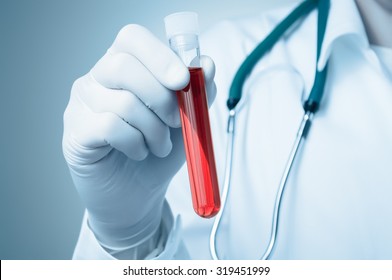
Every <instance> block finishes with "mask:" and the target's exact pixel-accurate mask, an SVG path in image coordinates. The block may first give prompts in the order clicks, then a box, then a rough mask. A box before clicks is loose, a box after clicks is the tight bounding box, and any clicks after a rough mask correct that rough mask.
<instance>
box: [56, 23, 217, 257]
mask: <svg viewBox="0 0 392 280" xmlns="http://www.w3.org/2000/svg"><path fill="white" fill-rule="evenodd" d="M201 63H202V65H203V69H204V74H205V79H206V85H207V92H208V95H209V103H210V104H211V102H212V100H213V99H214V97H215V93H216V87H215V84H214V82H213V77H214V73H215V66H214V63H213V61H212V60H211V59H210V58H208V57H202V59H201ZM188 82H189V72H188V69H187V68H186V67H185V65H184V64H183V63H182V62H181V60H180V59H179V58H178V57H177V56H176V55H175V54H174V53H173V52H172V51H171V50H170V49H169V47H167V46H166V45H165V44H163V43H162V42H160V41H159V40H158V39H157V38H155V37H154V35H153V34H151V33H150V32H149V31H148V30H147V29H145V28H143V27H141V26H138V25H128V26H126V27H124V28H123V29H122V30H121V31H120V32H119V34H118V35H117V37H116V39H115V41H114V43H113V45H112V46H111V47H110V48H109V50H108V51H107V53H106V54H105V55H104V56H103V57H102V58H101V59H100V60H99V61H98V62H97V64H96V65H95V66H94V67H93V69H92V70H91V71H90V72H89V73H88V74H86V75H85V76H83V77H81V78H79V79H78V80H76V81H75V83H74V85H73V87H72V90H71V97H70V100H69V104H68V106H67V108H66V110H65V113H64V135H63V152H64V156H65V159H66V161H67V163H68V166H69V168H70V171H71V175H72V178H73V181H74V184H75V186H76V188H77V190H78V192H79V194H80V196H81V197H82V199H83V201H84V202H85V204H86V207H87V211H88V214H89V226H90V228H91V229H92V231H93V232H94V234H95V236H96V238H97V239H98V241H99V242H100V243H101V245H102V246H104V247H105V248H109V249H110V250H117V249H118V250H121V249H122V248H128V247H132V246H137V245H138V244H141V243H142V242H143V241H145V240H146V239H148V238H150V237H151V236H152V235H153V234H154V233H155V232H156V230H157V228H158V227H159V225H160V221H161V215H162V205H163V201H164V196H165V192H166V189H167V186H168V184H169V182H170V180H171V179H172V177H173V176H174V175H175V174H176V172H177V171H178V170H179V168H180V167H181V166H182V164H183V163H184V161H185V155H184V148H183V141H182V134H181V128H179V127H180V125H181V123H180V118H179V112H178V107H177V99H176V95H175V93H174V91H175V90H180V89H182V88H184V87H185V86H186V85H187V84H188Z"/></svg>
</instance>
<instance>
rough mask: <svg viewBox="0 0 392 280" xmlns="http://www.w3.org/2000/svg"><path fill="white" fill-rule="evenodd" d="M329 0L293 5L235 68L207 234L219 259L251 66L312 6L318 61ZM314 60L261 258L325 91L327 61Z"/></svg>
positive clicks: (272, 241)
mask: <svg viewBox="0 0 392 280" xmlns="http://www.w3.org/2000/svg"><path fill="white" fill-rule="evenodd" d="M329 6H330V0H307V1H304V2H302V3H301V4H300V5H299V6H298V7H297V8H295V9H294V10H293V11H292V12H291V13H290V14H289V15H288V16H287V17H286V18H285V19H284V20H283V21H282V22H281V23H279V24H278V25H277V26H276V27H275V29H274V30H273V31H272V32H271V33H270V34H269V35H268V36H267V37H266V38H265V39H264V40H263V41H262V42H261V43H260V44H259V45H258V46H257V47H256V48H255V49H254V50H253V52H252V53H251V54H250V55H249V56H248V57H247V58H246V59H245V61H244V62H243V63H242V65H241V66H240V68H239V69H238V71H237V73H236V75H235V77H234V79H233V82H232V84H231V87H230V92H229V98H228V100H227V107H228V109H229V120H228V127H227V133H228V134H229V139H228V143H227V153H226V166H225V176H224V185H223V192H222V205H221V211H220V212H219V213H218V215H217V216H216V218H215V221H214V224H213V227H212V230H211V235H210V253H211V256H212V258H213V259H215V260H217V259H219V256H218V254H217V250H216V235H217V232H218V230H219V225H220V221H221V218H222V215H223V212H224V209H225V206H226V200H227V195H228V192H229V188H230V185H231V174H232V163H233V154H234V134H235V133H234V132H235V115H236V110H235V108H236V105H237V104H238V102H239V101H240V100H241V96H242V88H243V85H244V83H245V80H246V78H247V77H248V75H249V74H250V73H251V71H252V69H253V67H254V66H255V65H256V64H257V62H258V61H259V60H260V59H261V58H262V57H263V56H264V54H266V53H267V52H268V51H270V50H271V48H272V47H273V46H274V45H275V43H276V42H277V41H278V40H279V39H280V37H281V36H282V35H283V34H284V33H285V32H286V31H287V29H289V28H290V27H291V26H292V25H293V24H294V23H295V22H296V21H297V20H299V19H300V18H302V17H303V16H305V15H307V14H309V13H310V12H311V11H312V10H313V9H315V8H317V9H318V19H317V60H316V61H317V63H318V61H319V57H320V52H321V46H322V44H323V40H324V34H325V29H326V25H327V19H328V13H329ZM317 63H316V74H315V79H314V83H313V87H312V89H311V91H310V93H309V97H308V99H307V100H306V101H305V102H304V104H303V108H304V115H303V118H302V121H301V124H300V127H299V129H298V132H297V136H296V139H295V141H294V144H293V148H292V150H291V152H290V155H289V159H288V161H287V164H286V167H285V170H284V172H283V175H282V177H281V180H280V184H279V189H278V192H277V195H276V199H275V204H274V212H273V219H272V226H271V234H270V240H269V242H268V246H267V249H266V250H265V252H264V254H263V255H262V257H261V259H262V260H266V259H269V258H270V256H271V254H272V252H273V249H274V246H275V241H276V238H277V233H278V225H279V216H280V206H281V199H282V196H283V193H284V190H285V187H286V182H287V179H288V177H289V174H290V170H291V167H292V166H293V163H294V160H295V158H296V155H297V152H298V150H299V148H300V146H301V144H302V143H303V140H304V139H305V137H306V135H307V133H308V131H309V129H310V125H311V120H312V118H313V115H314V114H315V113H316V112H317V110H318V108H319V106H320V102H321V99H322V96H323V93H324V87H325V81H326V76H327V70H328V63H327V64H326V65H325V67H324V69H322V70H321V71H320V70H318V68H317Z"/></svg>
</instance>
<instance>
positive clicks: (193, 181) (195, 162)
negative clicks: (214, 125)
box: [177, 67, 220, 218]
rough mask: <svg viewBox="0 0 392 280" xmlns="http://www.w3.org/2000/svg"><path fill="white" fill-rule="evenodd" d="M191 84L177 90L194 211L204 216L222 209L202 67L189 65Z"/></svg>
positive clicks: (213, 214) (211, 214)
mask: <svg viewBox="0 0 392 280" xmlns="http://www.w3.org/2000/svg"><path fill="white" fill-rule="evenodd" d="M189 72H190V83H189V85H188V86H187V87H186V88H185V89H183V90H181V91H177V100H178V105H179V109H180V116H181V123H182V133H183V137H184V144H185V153H186V161H187V166H188V173H189V180H190V185H191V193H192V203H193V208H194V210H195V212H196V213H197V214H198V215H199V216H201V217H203V218H211V217H213V216H215V215H216V214H217V213H218V211H219V208H220V196H219V186H218V178H217V174H216V166H215V158H214V150H213V146H212V137H211V128H210V119H209V115H208V105H207V97H206V90H205V82H204V75H203V69H202V68H201V67H189Z"/></svg>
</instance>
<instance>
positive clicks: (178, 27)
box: [164, 12, 199, 39]
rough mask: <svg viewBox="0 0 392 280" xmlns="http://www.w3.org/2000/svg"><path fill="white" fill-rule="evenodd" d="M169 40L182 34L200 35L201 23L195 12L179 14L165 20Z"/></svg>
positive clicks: (169, 16)
mask: <svg viewBox="0 0 392 280" xmlns="http://www.w3.org/2000/svg"><path fill="white" fill-rule="evenodd" d="M164 21H165V28H166V37H167V38H168V39H170V38H172V37H173V36H176V35H180V34H195V35H199V22H198V19H197V14H196V13H194V12H179V13H174V14H171V15H168V16H166V17H165V18H164Z"/></svg>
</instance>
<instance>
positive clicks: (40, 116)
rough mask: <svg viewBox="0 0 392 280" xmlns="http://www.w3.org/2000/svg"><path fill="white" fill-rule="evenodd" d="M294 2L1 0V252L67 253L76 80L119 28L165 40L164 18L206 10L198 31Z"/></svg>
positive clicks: (76, 212) (79, 209) (71, 239)
mask: <svg viewBox="0 0 392 280" xmlns="http://www.w3.org/2000/svg"><path fill="white" fill-rule="evenodd" d="M289 2H293V0H279V1H267V0H262V1H260V0H243V1H235V0H226V1H223V0H222V1H211V0H199V1H185V0H182V1H181V0H170V1H160V2H158V1H152V0H145V1H141V0H140V1H131V0H128V1H125V0H114V1H93V0H83V1H76V0H68V1H65V0H64V1H57V0H36V1H28V0H25V1H22V0H0V35H1V37H0V38H1V41H0V42H1V43H0V71H1V72H0V79H1V80H0V81H1V82H0V94H1V101H0V122H1V137H0V147H1V154H0V155H1V157H0V208H1V209H0V259H69V258H71V256H72V252H73V249H74V246H75V243H76V240H77V237H78V234H79V229H80V221H81V218H82V214H83V204H82V202H81V200H80V199H79V197H78V194H77V193H76V191H75V188H74V187H73V184H72V181H71V178H70V176H69V173H68V169H67V166H66V164H65V161H64V159H63V155H62V150H61V138H62V129H63V124H62V115H63V111H64V109H65V107H66V104H67V101H68V97H69V90H70V88H71V85H72V82H73V81H74V80H75V79H76V78H77V77H79V76H81V75H83V74H84V73H86V72H87V71H88V70H89V69H90V68H91V67H92V66H93V65H94V64H95V62H96V61H97V60H98V59H99V58H100V57H101V56H102V55H103V54H104V53H105V51H106V49H107V48H108V47H109V46H110V44H111V42H112V41H113V39H114V38H115V36H116V34H117V32H118V31H119V30H120V28H121V27H122V26H124V25H126V24H128V23H139V24H142V25H144V26H146V27H148V28H149V29H151V30H152V31H153V32H154V33H155V34H157V36H158V37H159V38H161V39H162V40H164V29H163V17H164V16H165V15H167V14H170V13H172V12H177V11H182V10H192V11H196V12H198V13H199V17H200V22H201V29H202V30H204V29H205V28H207V26H209V25H211V24H213V23H214V22H216V21H219V20H221V19H224V18H234V17H239V16H242V15H246V14H255V13H259V12H261V11H263V10H264V9H268V8H272V7H275V6H277V5H279V4H282V3H289Z"/></svg>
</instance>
